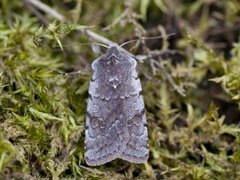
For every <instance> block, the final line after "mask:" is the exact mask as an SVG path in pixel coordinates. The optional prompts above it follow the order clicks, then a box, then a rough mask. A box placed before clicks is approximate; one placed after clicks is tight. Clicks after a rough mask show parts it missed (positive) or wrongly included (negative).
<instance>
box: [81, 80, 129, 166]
mask: <svg viewBox="0 0 240 180" xmlns="http://www.w3.org/2000/svg"><path fill="white" fill-rule="evenodd" d="M96 81H97V80H96ZM95 83H97V82H95V81H92V82H91V83H90V87H91V86H96V84H95ZM89 89H90V91H89V96H90V97H89V99H88V107H87V117H86V129H85V161H86V163H87V164H88V165H90V166H96V165H101V164H104V163H107V162H109V161H111V160H114V159H116V158H117V157H118V156H119V154H121V153H122V151H123V150H124V149H125V147H126V142H127V141H128V138H129V133H128V131H127V129H126V126H127V125H126V123H124V121H125V118H123V116H122V115H121V114H120V113H121V112H120V111H119V112H118V111H117V110H118V109H119V108H118V107H119V105H118V104H117V103H116V102H115V101H116V100H114V99H108V100H107V99H104V98H101V97H95V96H93V95H92V94H91V93H92V91H91V89H92V88H89ZM119 110H120V109H119Z"/></svg>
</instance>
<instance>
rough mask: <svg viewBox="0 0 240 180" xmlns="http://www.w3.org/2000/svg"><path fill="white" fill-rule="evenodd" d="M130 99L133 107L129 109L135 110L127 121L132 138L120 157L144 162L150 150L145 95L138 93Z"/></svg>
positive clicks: (135, 161) (134, 161)
mask: <svg viewBox="0 0 240 180" xmlns="http://www.w3.org/2000/svg"><path fill="white" fill-rule="evenodd" d="M139 83H140V82H139ZM130 101H131V107H128V109H130V110H131V111H132V112H133V113H132V114H131V117H130V118H129V119H128V121H127V127H128V131H129V136H130V139H129V141H128V143H127V144H126V148H125V149H124V151H123V152H122V154H121V156H120V157H119V158H121V159H124V160H127V161H130V162H133V163H144V162H146V161H147V159H148V156H149V151H148V131H147V122H146V114H145V111H144V102H143V97H142V96H141V95H139V94H137V95H134V96H131V97H130Z"/></svg>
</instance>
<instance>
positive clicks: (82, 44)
mask: <svg viewBox="0 0 240 180" xmlns="http://www.w3.org/2000/svg"><path fill="white" fill-rule="evenodd" d="M75 45H77V46H85V45H99V46H102V47H105V48H107V49H108V48H109V47H108V46H107V45H105V44H102V43H75ZM72 46H74V44H71V45H63V46H62V47H72ZM57 48H58V47H57Z"/></svg>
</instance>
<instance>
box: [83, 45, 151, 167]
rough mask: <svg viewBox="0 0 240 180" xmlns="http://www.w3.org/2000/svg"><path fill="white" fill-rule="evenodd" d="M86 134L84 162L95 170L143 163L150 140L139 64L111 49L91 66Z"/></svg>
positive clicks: (115, 48)
mask: <svg viewBox="0 0 240 180" xmlns="http://www.w3.org/2000/svg"><path fill="white" fill-rule="evenodd" d="M92 69H93V76H92V79H91V82H90V86H89V99H88V106H87V118H86V130H85V160H86V162H87V164H88V165H91V166H95V165H100V164H104V163H106V162H109V161H111V160H113V159H115V158H122V159H124V160H128V161H130V162H135V163H142V162H145V161H146V160H147V158H148V148H147V144H148V138H147V128H146V116H145V112H144V102H143V97H142V95H141V91H142V88H141V83H140V80H139V78H138V76H137V72H136V61H135V60H134V59H133V58H131V57H129V56H127V55H126V54H124V53H122V52H120V51H119V50H118V49H117V47H115V46H113V47H111V48H110V49H109V50H108V51H107V53H106V54H105V55H103V56H101V57H100V58H98V59H97V60H95V61H94V62H93V64H92Z"/></svg>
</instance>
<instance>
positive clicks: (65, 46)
mask: <svg viewBox="0 0 240 180" xmlns="http://www.w3.org/2000/svg"><path fill="white" fill-rule="evenodd" d="M43 2H45V3H46V4H47V5H49V6H50V7H51V8H54V9H55V10H58V12H60V13H61V14H63V15H64V16H65V17H66V22H68V23H66V22H58V21H57V20H56V19H54V18H53V17H51V16H50V15H49V14H43V17H44V18H45V20H48V21H49V22H51V23H50V25H49V26H43V25H42V24H41V22H40V21H39V19H38V17H37V16H36V15H35V14H33V13H32V12H31V11H30V10H29V9H28V8H27V7H26V6H24V4H23V3H22V1H15V0H14V1H6V0H3V1H1V2H0V6H1V7H2V8H1V10H0V16H1V18H0V114H1V116H0V179H7V178H8V179H40V178H48V179H67V178H69V179H79V178H82V179H196V180H197V179H199V180H200V179H201V180H202V179H237V178H238V177H239V176H240V174H239V172H240V127H239V122H240V121H239V117H240V109H239V108H240V79H239V77H240V71H239V69H240V61H239V59H240V44H239V42H238V41H239V39H238V36H239V32H238V29H239V28H238V22H239V16H238V15H239V11H240V5H239V3H238V2H237V1H227V0H222V1H212V2H207V1H164V0H154V1H150V0H149V1H148V0H147V1H146V0H140V1H130V3H128V4H127V3H123V2H120V1H119V2H116V1H114V0H110V1H109V2H108V3H103V2H102V1H96V2H95V1H94V2H92V1H83V0H82V1H75V0H64V1H61V0H51V1H43ZM118 17H123V18H122V19H121V18H120V19H118ZM159 25H161V27H160V26H159ZM104 27H108V28H105V29H104V30H108V31H103V28H104ZM163 27H164V28H163ZM85 28H91V30H93V31H94V32H97V33H99V34H101V35H102V36H104V37H106V38H109V39H111V40H113V41H115V42H118V43H119V44H121V43H122V42H125V41H127V40H130V39H135V38H137V37H141V36H157V35H159V34H160V32H162V33H164V32H166V33H167V34H170V33H173V32H174V33H175V35H174V36H172V37H169V40H167V41H166V40H161V39H155V40H148V41H146V44H142V47H143V48H142V49H141V47H138V48H135V49H134V53H135V54H145V55H147V54H148V52H149V51H150V50H153V49H155V50H157V52H158V53H159V52H160V53H161V54H163V55H162V56H157V57H155V58H153V59H152V60H151V59H148V60H146V61H144V63H139V65H140V66H141V69H143V71H140V77H141V81H142V85H143V87H144V89H143V92H144V99H145V105H146V112H147V119H148V126H149V128H148V129H149V139H150V142H149V150H150V158H149V160H148V162H147V163H145V164H140V165H139V164H131V163H128V162H125V161H122V160H115V161H112V162H110V163H108V164H106V165H103V166H99V167H88V166H87V165H86V164H85V162H84V159H83V154H84V123H85V112H86V100H87V96H88V95H87V91H88V85H89V80H90V76H91V74H90V72H89V73H85V74H84V75H80V76H71V77H66V76H62V75H60V74H59V73H57V72H72V71H75V70H79V69H84V67H85V66H88V65H89V64H91V62H92V61H93V59H95V58H96V57H97V56H98V55H97V54H94V52H93V51H92V50H91V48H90V46H82V45H81V43H86V42H87V43H88V42H92V41H93V42H94V40H91V39H90V38H89V37H87V36H86V35H85V34H84V33H81V32H79V31H78V29H81V30H82V29H85ZM137 43H138V42H137ZM137 43H136V44H135V46H134V45H132V44H129V45H128V47H126V49H128V50H129V51H130V49H131V47H133V46H134V47H137V46H136V45H137ZM167 52H169V53H167ZM141 72H143V73H141ZM145 74H149V75H150V76H151V77H152V80H149V79H147V78H146V76H144V75H145ZM182 95H185V96H182Z"/></svg>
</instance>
